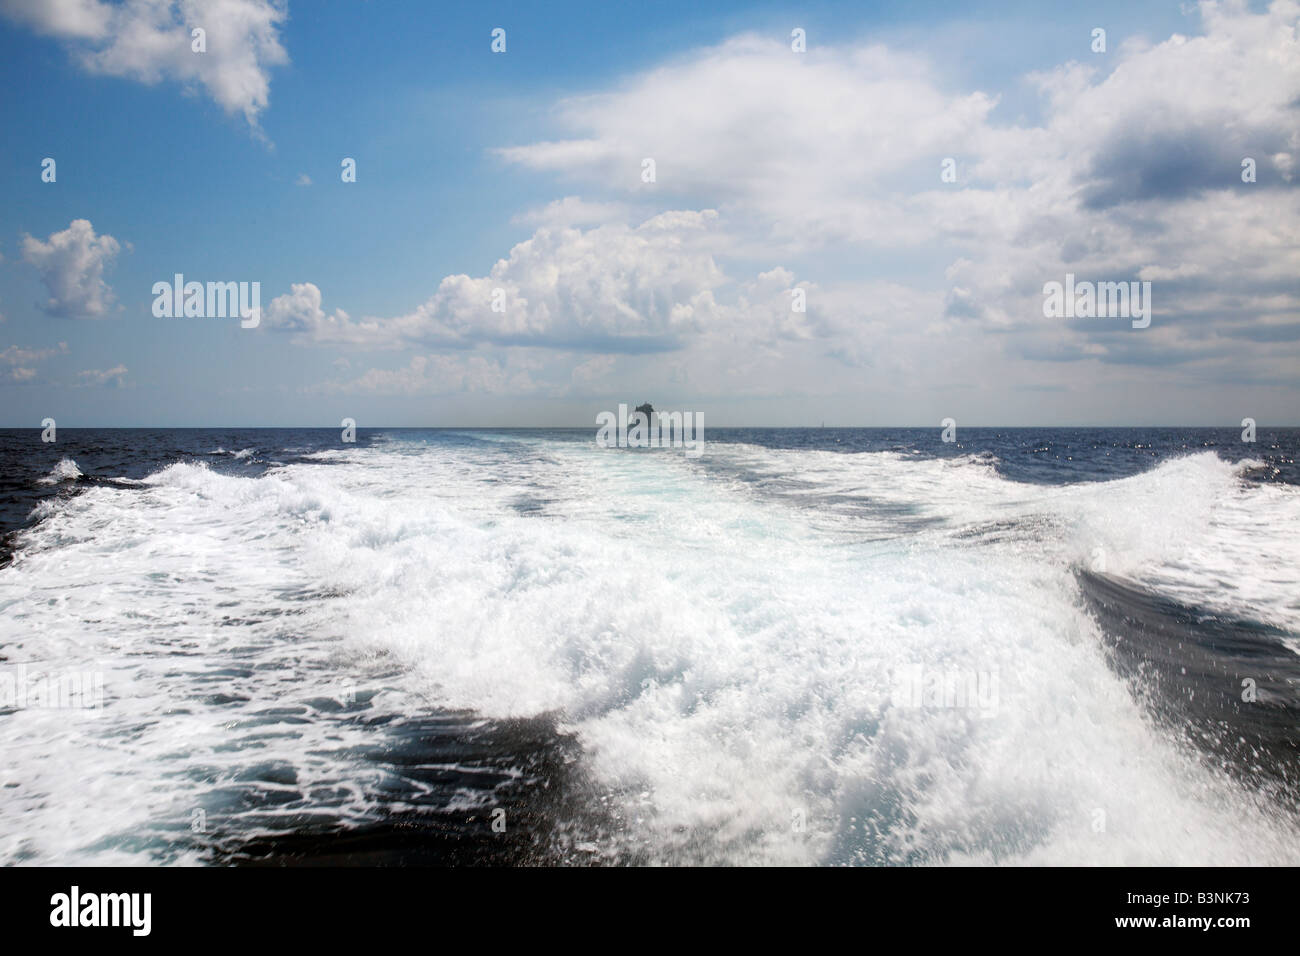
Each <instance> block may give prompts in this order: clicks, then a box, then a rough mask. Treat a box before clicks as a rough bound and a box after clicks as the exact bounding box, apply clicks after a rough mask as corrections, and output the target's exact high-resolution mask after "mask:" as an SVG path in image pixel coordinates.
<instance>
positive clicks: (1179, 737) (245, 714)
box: [0, 427, 1300, 866]
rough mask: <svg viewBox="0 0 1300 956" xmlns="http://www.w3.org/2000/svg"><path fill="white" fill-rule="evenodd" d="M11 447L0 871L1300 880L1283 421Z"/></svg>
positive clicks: (1297, 564)
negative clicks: (948, 872)
mask: <svg viewBox="0 0 1300 956" xmlns="http://www.w3.org/2000/svg"><path fill="white" fill-rule="evenodd" d="M55 437H56V440H55V441H54V442H43V441H42V432H41V430H40V429H11V430H4V431H0V758H2V759H0V864H6V865H15V864H17V865H24V864H25V865H61V864H70V865H158V864H174V865H248V866H258V865H271V866H283V865H345V864H366V865H370V864H384V865H420V864H460V865H581V866H608V865H682V864H692V865H793V866H806V865H825V866H840V865H927V866H932V865H1107V866H1109V865H1120V866H1143V865H1162V864H1173V865H1184V864H1197V865H1261V866H1267V865H1296V864H1300V464H1298V461H1300V429H1294V428H1290V429H1270V428H1265V427H1261V428H1259V430H1258V433H1257V435H1256V436H1255V437H1256V440H1255V441H1253V442H1247V441H1244V440H1243V435H1242V432H1241V430H1240V429H1236V428H1232V429H1218V428H960V429H958V430H957V434H956V440H955V441H951V442H945V441H943V440H942V431H941V429H940V428H938V427H935V428H922V429H910V428H896V429H888V428H884V429H880V428H872V429H858V428H790V429H778V428H734V429H726V428H711V429H709V430H708V431H707V433H706V434H705V436H704V438H705V445H704V448H703V452H702V453H701V454H699V455H694V454H688V453H686V451H685V450H683V449H680V448H608V447H602V446H600V445H599V444H597V441H596V430H595V428H594V427H592V428H575V429H524V430H512V429H398V428H377V429H367V428H360V429H358V430H357V431H356V435H355V441H354V442H345V441H343V440H342V439H343V437H344V436H343V435H342V433H341V432H340V430H339V429H75V428H60V429H59V430H58V431H57V435H56V436H55Z"/></svg>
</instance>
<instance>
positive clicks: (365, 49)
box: [0, 0, 1300, 427]
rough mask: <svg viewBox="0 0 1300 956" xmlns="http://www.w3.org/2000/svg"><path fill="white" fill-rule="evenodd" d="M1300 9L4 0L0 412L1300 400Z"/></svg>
mask: <svg viewBox="0 0 1300 956" xmlns="http://www.w3.org/2000/svg"><path fill="white" fill-rule="evenodd" d="M1298 10H1300V8H1298V7H1297V5H1296V4H1295V3H1281V2H1279V3H1274V4H1272V5H1263V4H1254V5H1232V4H1226V5H1221V6H1213V5H1206V6H1204V7H1202V8H1199V9H1198V8H1196V7H1192V6H1190V5H1179V4H1151V5H1147V6H1145V7H1141V8H1135V7H1134V5H1132V4H1118V3H1117V4H1099V5H1094V6H1091V7H1090V8H1089V9H1087V10H1086V11H1085V10H1081V9H1077V8H1074V7H1071V8H1069V9H1068V10H1067V11H1055V10H1053V11H1050V12H1044V11H1043V10H1041V9H1037V8H1036V5H1034V4H1027V3H1026V4H977V5H971V6H967V7H965V8H963V9H960V10H954V8H953V5H951V4H914V3H908V4H904V3H895V4H877V5H869V4H861V3H852V4H850V3H845V4H811V5H797V6H792V5H778V4H744V5H740V4H715V5H712V7H711V9H710V10H709V11H701V10H699V9H698V5H697V4H693V3H662V4H655V5H654V6H653V8H652V9H644V10H643V9H641V8H626V7H624V6H622V5H618V4H596V3H593V4H580V5H578V4H546V5H536V4H488V5H463V6H458V7H456V8H443V7H441V6H435V5H432V4H427V3H416V2H411V3H400V2H377V0H372V2H357V3H343V2H339V3H332V2H331V3H314V4H306V3H292V2H291V3H288V4H285V3H279V2H271V0H224V2H222V3H219V4H216V3H210V4H204V3H199V2H187V0H172V2H167V0H156V2H143V0H126V2H123V3H106V2H101V0H45V2H41V3H36V2H28V0H0V63H2V64H3V66H0V69H2V70H3V71H4V72H5V74H6V75H5V89H6V91H7V95H6V96H5V97H4V98H3V99H0V123H3V128H4V130H5V134H6V135H5V137H4V140H3V143H4V145H3V147H0V190H3V195H0V209H3V210H4V213H3V216H0V255H2V256H3V260H0V316H2V317H3V321H2V322H0V403H2V404H0V407H2V408H3V413H2V414H0V425H6V426H35V425H37V424H39V422H40V421H41V420H42V419H43V418H46V417H53V418H55V419H56V420H57V421H58V422H59V423H60V425H63V426H67V427H71V426H76V425H87V426H90V425H290V424H293V425H313V424H320V425H330V426H333V425H336V424H337V423H338V421H339V420H340V419H341V418H343V417H352V418H355V419H356V420H357V421H358V422H359V423H361V424H362V425H511V424H518V425H528V424H537V425H543V424H587V423H590V422H592V421H594V416H595V414H596V412H598V411H601V410H603V409H607V408H614V407H616V406H617V404H618V403H619V402H620V401H631V402H634V403H635V402H640V401H643V400H647V399H649V400H652V401H654V402H655V403H656V404H657V405H659V406H661V407H672V408H681V409H686V410H691V409H694V410H699V411H704V412H706V413H707V414H708V415H709V421H710V423H711V424H714V425H723V424H800V423H820V422H822V421H825V422H827V423H828V424H843V425H856V424H861V425H871V424H878V425H886V424H909V425H928V424H934V425H936V426H937V424H938V421H939V419H941V418H943V417H948V416H952V417H954V418H956V419H957V420H958V422H959V424H970V425H979V424H1044V425H1051V424H1157V423H1169V424H1177V423H1189V424H1190V423H1195V424H1236V423H1237V422H1238V421H1240V419H1241V418H1243V417H1247V416H1249V417H1254V418H1256V419H1258V420H1259V421H1260V422H1268V423H1271V424H1294V423H1296V422H1297V421H1298V420H1300V416H1298V415H1297V409H1300V388H1298V387H1297V373H1298V372H1300V279H1298V278H1297V276H1300V271H1298V268H1300V253H1298V252H1297V249H1298V247H1300V240H1298V238H1297V237H1298V232H1297V224H1298V223H1300V216H1298V215H1297V213H1298V212H1300V209H1298V208H1297V207H1298V206H1300V202H1298V201H1297V197H1298V194H1297V191H1296V189H1295V165H1294V164H1295V158H1296V156H1297V154H1300V122H1298V120H1297V116H1298V115H1300V109H1297V103H1300V52H1298V49H1297V46H1296V24H1297V22H1300V12H1298ZM196 25H199V26H202V27H203V28H204V29H205V30H206V31H207V37H206V39H207V41H208V49H207V50H206V51H204V52H203V53H196V52H194V51H193V50H191V33H190V31H191V28H192V27H193V26H196ZM496 27H500V28H503V29H505V31H506V52H505V53H493V52H492V51H491V49H490V44H491V31H492V30H493V29H494V28H496ZM795 27H799V28H802V29H804V30H805V31H806V36H807V50H806V52H803V53H797V52H795V51H793V50H792V49H791V39H790V33H791V30H792V29H793V28H795ZM1097 27H1100V28H1103V29H1105V30H1106V50H1105V51H1094V50H1092V49H1091V47H1092V45H1093V42H1094V41H1093V37H1092V31H1093V29H1094V28H1097ZM45 157H52V158H54V159H55V161H56V163H57V178H56V181H55V182H52V183H50V182H43V181H42V178H41V164H42V160H43V159H44V158H45ZM344 157H352V158H355V160H356V162H357V179H356V182H354V183H344V182H341V181H340V175H339V173H340V161H341V160H342V159H343V158H344ZM647 157H648V158H653V159H654V160H655V163H656V180H655V181H654V182H652V183H646V182H643V181H642V177H641V171H642V160H643V159H644V158H647ZM949 157H951V158H953V159H954V161H955V164H956V166H955V169H956V174H957V181H956V182H944V181H943V180H942V179H941V178H940V170H941V163H942V161H943V160H944V159H946V158H949ZM1244 157H1251V158H1253V159H1254V162H1255V164H1256V169H1257V176H1256V181H1255V182H1252V183H1244V182H1242V180H1241V170H1240V162H1241V160H1242V159H1243V158H1244ZM106 237H111V238H106ZM177 272H181V273H183V274H184V275H185V277H186V279H187V280H197V281H200V282H204V281H248V282H252V281H256V282H259V283H260V288H261V301H262V305H263V321H262V322H261V324H260V326H259V327H258V328H256V329H242V328H240V324H239V322H238V321H237V320H229V319H222V318H177V319H173V318H158V317H155V316H154V315H153V313H152V309H151V306H152V303H153V294H152V291H151V290H152V287H153V285H154V283H155V282H158V281H170V280H171V278H172V276H173V275H174V274H175V273H177ZM1066 272H1072V273H1074V274H1076V275H1077V276H1078V277H1079V278H1080V279H1081V280H1082V279H1089V280H1095V281H1136V280H1146V281H1150V282H1151V283H1152V286H1151V287H1152V302H1153V309H1152V311H1153V321H1152V323H1151V326H1150V327H1149V328H1146V329H1135V328H1132V327H1131V326H1130V324H1129V323H1128V322H1127V321H1124V320H1122V319H1115V318H1107V319H1096V320H1082V319H1080V320H1071V319H1065V320H1063V319H1059V318H1047V317H1045V316H1044V315H1043V313H1042V308H1041V305H1042V298H1043V297H1042V293H1041V287H1042V285H1043V284H1044V283H1045V282H1049V281H1052V280H1061V279H1062V278H1063V277H1064V275H1065V273H1066ZM496 289H500V290H502V295H503V300H504V302H503V306H504V311H502V312H494V311H492V308H491V302H492V292H493V290H496ZM796 289H802V290H803V291H804V295H805V301H806V303H807V308H806V311H804V312H796V311H794V310H793V309H792V308H791V302H792V293H793V292H794V290H796Z"/></svg>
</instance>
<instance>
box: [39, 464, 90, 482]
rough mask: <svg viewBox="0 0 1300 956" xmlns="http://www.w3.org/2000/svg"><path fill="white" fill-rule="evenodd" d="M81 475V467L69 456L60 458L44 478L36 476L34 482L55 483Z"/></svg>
mask: <svg viewBox="0 0 1300 956" xmlns="http://www.w3.org/2000/svg"><path fill="white" fill-rule="evenodd" d="M80 477H81V469H80V468H78V467H77V463H76V462H75V461H73V460H72V459H71V458H63V459H60V461H59V463H58V464H57V465H55V466H54V467H53V468H51V469H50V473H49V474H48V475H46V476H45V477H44V478H38V479H37V480H36V483H37V484H39V485H57V484H58V483H59V482H61V481H76V480H77V479H78V478H80Z"/></svg>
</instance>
